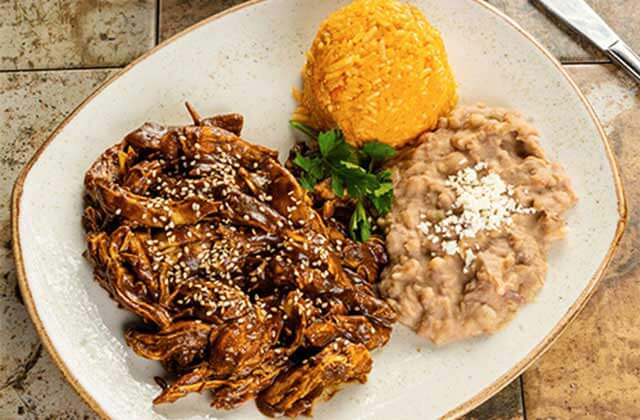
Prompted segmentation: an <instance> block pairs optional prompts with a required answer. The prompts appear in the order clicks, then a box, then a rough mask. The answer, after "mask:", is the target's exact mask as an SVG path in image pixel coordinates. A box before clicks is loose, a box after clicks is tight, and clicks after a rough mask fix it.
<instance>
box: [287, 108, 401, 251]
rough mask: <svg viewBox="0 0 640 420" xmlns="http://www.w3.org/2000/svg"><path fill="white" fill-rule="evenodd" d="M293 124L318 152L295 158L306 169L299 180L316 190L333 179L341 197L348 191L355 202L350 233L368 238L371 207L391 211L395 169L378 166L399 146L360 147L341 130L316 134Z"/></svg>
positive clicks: (380, 212) (375, 144)
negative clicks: (354, 145) (355, 145)
mask: <svg viewBox="0 0 640 420" xmlns="http://www.w3.org/2000/svg"><path fill="white" fill-rule="evenodd" d="M290 124H291V126H292V127H293V128H295V129H298V130H300V131H302V132H303V133H305V134H306V135H307V136H309V137H310V138H311V141H316V142H317V151H316V152H313V153H311V154H309V155H307V156H303V155H301V154H299V153H298V154H297V155H296V157H295V158H294V159H293V163H294V164H295V165H296V166H297V167H299V168H300V169H302V175H301V176H300V177H299V179H298V180H299V181H300V185H302V187H303V188H305V189H306V190H313V188H314V187H315V185H316V184H317V183H319V182H321V181H323V180H325V179H327V178H331V189H332V190H333V192H334V193H335V194H336V195H337V196H338V197H344V193H345V190H346V191H347V192H348V194H349V198H350V199H352V200H353V201H354V203H355V209H354V211H353V214H352V215H351V219H350V221H349V233H350V234H351V237H352V238H353V239H355V240H357V241H361V242H365V241H367V240H368V239H369V236H370V235H371V218H372V216H371V215H369V214H367V210H366V209H367V207H369V208H373V209H374V211H375V216H384V215H385V214H387V213H388V212H389V211H390V210H391V203H392V202H393V184H392V183H391V172H390V171H388V170H380V169H378V168H379V166H380V164H382V163H383V162H384V161H385V160H387V159H389V158H391V157H393V156H394V155H395V154H396V151H395V149H393V148H392V147H391V146H389V145H386V144H384V143H379V142H375V141H374V142H370V143H367V144H365V145H364V147H362V149H357V148H355V147H353V146H351V145H350V144H349V143H347V142H346V141H345V140H344V136H343V134H342V131H340V130H330V131H324V132H320V133H316V131H315V130H313V129H312V128H311V127H308V126H306V125H304V124H302V123H299V122H297V121H291V122H290Z"/></svg>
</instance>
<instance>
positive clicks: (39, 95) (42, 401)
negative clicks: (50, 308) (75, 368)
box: [0, 70, 113, 419]
mask: <svg viewBox="0 0 640 420" xmlns="http://www.w3.org/2000/svg"><path fill="white" fill-rule="evenodd" d="M112 73H113V71H111V70H95V71H90V70H72V71H59V72H22V73H2V74H0V86H2V90H0V337H1V339H0V418H2V419H5V418H22V417H23V416H26V417H25V418H36V417H37V418H45V417H50V416H53V418H61V417H68V416H65V415H62V414H64V413H66V414H69V416H71V417H73V418H82V416H83V415H85V414H86V413H88V411H87V409H86V408H85V407H84V405H83V404H82V402H81V401H80V400H79V398H78V397H77V396H76V395H75V393H74V392H73V390H72V389H71V387H70V386H69V385H67V384H66V382H64V380H63V379H62V377H61V374H60V373H59V372H58V370H57V368H56V367H55V366H54V365H53V364H52V362H51V360H50V359H49V357H48V356H47V355H46V354H45V353H46V352H44V351H43V350H42V347H41V345H40V342H39V339H38V337H37V334H36V333H35V330H34V328H33V326H32V324H31V321H30V319H29V315H28V314H27V312H26V309H25V307H24V305H23V304H22V300H21V297H20V294H19V292H18V288H17V283H16V275H15V268H14V264H13V259H12V258H13V257H12V253H11V232H10V215H9V205H10V204H9V201H10V200H9V198H10V194H11V188H12V186H13V183H14V181H15V178H16V177H17V175H18V173H19V172H20V170H21V169H22V167H23V166H24V164H25V163H26V162H27V160H28V159H29V158H30V157H31V155H32V154H33V153H34V151H35V149H36V148H37V147H38V146H39V145H40V144H42V143H43V142H44V140H45V139H46V138H47V136H48V135H49V133H50V132H51V131H52V130H53V129H54V128H55V127H56V126H57V125H58V123H60V122H61V121H62V119H63V118H64V117H65V116H66V115H67V114H68V113H69V112H71V111H72V110H73V108H74V107H75V106H76V105H77V104H78V103H80V102H81V101H82V100H83V99H84V98H85V97H86V96H87V95H89V94H90V93H91V91H93V89H95V88H96V87H97V86H98V85H99V84H100V82H102V81H103V80H104V79H105V78H106V77H107V76H108V75H109V74H112ZM44 384H48V386H47V389H46V390H45V389H44V388H45V385H44ZM53 394H55V396H54V395H53ZM17 401H19V402H20V403H17ZM20 407H22V408H20ZM63 409H64V410H67V411H64V412H63V411H62V410H63ZM35 413H38V414H37V415H36V414H35ZM76 414H77V415H76Z"/></svg>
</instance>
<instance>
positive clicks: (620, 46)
mask: <svg viewBox="0 0 640 420" xmlns="http://www.w3.org/2000/svg"><path fill="white" fill-rule="evenodd" d="M606 53H607V55H608V56H609V57H611V59H612V60H614V61H615V62H616V63H618V64H620V65H621V66H622V68H624V69H625V70H626V71H627V73H629V74H630V75H631V76H633V77H634V79H635V80H636V82H639V83H640V57H639V56H638V54H636V53H635V52H633V50H632V49H631V48H630V47H629V46H628V45H627V44H625V43H624V42H623V41H617V42H616V43H615V44H613V45H612V46H610V47H609V48H607V51H606Z"/></svg>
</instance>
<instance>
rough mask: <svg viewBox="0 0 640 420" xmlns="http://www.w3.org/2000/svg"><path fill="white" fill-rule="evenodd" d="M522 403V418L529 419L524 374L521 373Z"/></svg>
mask: <svg viewBox="0 0 640 420" xmlns="http://www.w3.org/2000/svg"><path fill="white" fill-rule="evenodd" d="M519 380H520V403H521V404H522V418H523V420H527V405H526V404H525V401H524V375H520V379H519Z"/></svg>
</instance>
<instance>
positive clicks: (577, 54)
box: [487, 0, 640, 62]
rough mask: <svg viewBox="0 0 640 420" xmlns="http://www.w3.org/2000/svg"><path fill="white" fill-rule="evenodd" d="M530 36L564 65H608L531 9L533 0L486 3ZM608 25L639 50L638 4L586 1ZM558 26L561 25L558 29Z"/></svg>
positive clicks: (633, 1) (629, 0)
mask: <svg viewBox="0 0 640 420" xmlns="http://www.w3.org/2000/svg"><path fill="white" fill-rule="evenodd" d="M487 2H488V3H491V4H492V5H494V6H496V7H497V8H498V9H500V10H502V11H504V12H505V13H506V14H507V15H509V16H510V17H512V18H513V19H514V20H515V21H516V22H518V23H519V24H520V25H521V26H522V27H524V29H526V30H527V31H529V32H530V33H531V34H533V35H534V36H535V37H536V38H537V39H538V40H539V41H540V42H542V44H544V45H545V46H546V47H547V48H548V49H549V50H550V51H551V52H552V53H553V54H554V55H555V56H556V57H557V58H559V59H560V60H562V61H565V62H591V61H608V58H606V57H605V56H604V55H603V54H601V53H600V52H599V51H597V50H596V49H595V48H594V47H592V46H591V45H590V44H589V43H588V42H586V41H584V40H583V39H582V38H581V37H579V36H577V35H575V34H573V33H569V31H568V30H567V29H566V28H565V27H564V26H563V25H562V24H561V23H559V22H557V21H556V19H554V18H552V17H550V16H547V15H546V14H545V13H543V12H542V11H541V9H539V8H537V7H535V6H533V2H532V0H487ZM587 3H589V4H590V5H591V6H592V7H593V9H594V10H595V11H597V12H598V13H599V14H600V16H602V17H603V19H604V20H605V21H606V22H607V23H609V25H610V26H611V27H612V28H613V29H614V30H615V31H616V32H617V33H618V34H619V35H620V36H621V37H622V38H623V39H624V40H625V41H627V43H628V44H629V45H631V46H632V47H633V48H635V49H636V50H639V49H640V32H638V31H637V26H638V21H639V20H640V7H638V2H637V0H616V1H610V0H587ZM557 25H560V26H561V27H562V29H560V28H559V27H558V26H557Z"/></svg>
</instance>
